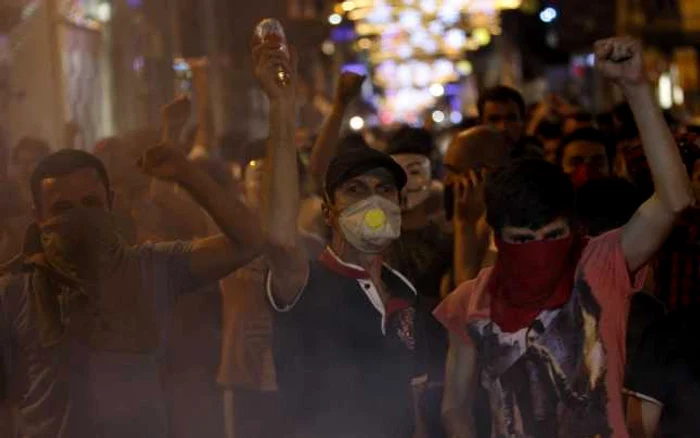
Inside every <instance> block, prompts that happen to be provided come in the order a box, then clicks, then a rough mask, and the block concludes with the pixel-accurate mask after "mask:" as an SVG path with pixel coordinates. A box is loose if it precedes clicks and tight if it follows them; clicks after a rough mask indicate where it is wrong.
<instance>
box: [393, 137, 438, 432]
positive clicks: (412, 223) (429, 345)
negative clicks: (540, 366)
mask: <svg viewBox="0 0 700 438" xmlns="http://www.w3.org/2000/svg"><path fill="white" fill-rule="evenodd" d="M434 152H435V145H434V143H433V138H432V135H431V134H430V132H427V131H425V130H423V129H419V128H410V127H402V128H401V129H399V130H398V131H397V132H396V133H395V134H394V135H393V137H392V138H391V139H390V140H389V145H388V150H387V153H388V154H390V155H391V157H392V158H393V159H394V160H395V161H396V162H397V163H398V164H399V165H401V167H402V168H403V170H404V172H406V175H407V176H408V182H407V183H406V188H405V189H404V193H403V201H402V213H401V236H400V237H399V238H398V239H397V240H396V241H395V242H393V243H392V245H391V246H390V247H389V249H388V251H387V252H386V254H385V257H386V262H387V264H388V265H389V266H391V267H392V268H394V269H396V270H397V271H398V272H401V273H402V274H404V275H405V276H406V277H407V278H408V280H409V281H410V282H411V283H412V284H413V285H414V286H415V287H416V290H417V291H418V295H419V296H420V298H421V300H420V304H422V305H423V306H424V312H422V314H425V315H426V316H427V317H428V320H427V321H424V325H425V330H426V349H427V355H428V358H427V360H428V378H429V381H430V388H429V390H427V391H426V394H425V398H424V400H423V406H424V407H425V408H424V409H425V412H426V421H427V423H428V428H429V435H430V436H431V437H440V436H442V434H443V433H444V432H443V431H442V423H441V421H440V411H439V406H440V403H439V400H441V399H442V384H443V382H444V372H445V354H446V353H447V334H446V332H445V329H444V328H443V327H442V326H441V325H440V324H439V323H438V322H437V321H436V320H435V318H433V317H432V315H431V312H432V311H433V309H434V308H435V306H437V304H438V303H439V301H440V292H441V285H442V281H443V277H444V276H445V275H446V274H447V273H449V271H450V268H451V266H452V236H451V230H450V229H449V226H448V223H447V221H446V220H445V215H444V209H443V205H442V204H443V191H442V186H441V185H440V184H436V183H437V181H434V180H433V175H432V162H431V159H432V156H433V154H434Z"/></svg>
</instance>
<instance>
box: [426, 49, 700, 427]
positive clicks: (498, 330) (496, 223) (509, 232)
mask: <svg viewBox="0 0 700 438" xmlns="http://www.w3.org/2000/svg"><path fill="white" fill-rule="evenodd" d="M595 53H596V59H597V61H596V63H597V66H598V68H599V69H600V70H601V72H602V73H603V74H604V75H605V76H606V77H608V78H609V79H610V80H612V81H614V82H616V83H617V85H618V86H620V87H621V88H622V91H623V92H624V94H625V96H626V97H627V100H628V101H629V102H630V106H631V107H632V109H633V111H634V116H635V119H636V120H637V124H638V125H639V126H640V132H641V137H642V143H643V146H644V152H645V154H646V156H647V158H648V160H649V164H650V168H651V171H652V174H653V176H654V183H655V192H654V195H653V196H652V197H651V198H650V199H649V200H648V201H646V202H645V203H644V204H643V205H642V206H641V207H640V208H639V209H638V210H637V212H636V213H635V215H634V216H633V217H632V218H631V219H630V220H629V221H628V222H627V223H626V224H625V225H624V226H623V227H622V228H620V229H617V230H612V231H609V232H607V233H604V234H602V235H600V236H597V237H595V238H592V239H590V240H589V241H587V240H586V239H584V238H583V237H582V236H580V233H577V231H576V229H575V228H574V227H573V221H572V218H573V203H574V190H573V185H572V183H571V181H570V178H569V177H568V176H567V175H566V174H565V173H564V172H563V171H562V170H561V169H559V168H557V167H556V166H554V165H552V164H550V163H547V162H544V161H541V160H522V161H517V162H514V163H512V164H511V165H509V166H508V167H506V168H505V169H501V170H499V171H497V172H495V173H493V174H491V175H489V176H488V177H487V180H486V187H485V200H486V214H487V221H488V223H489V225H490V226H491V227H492V228H493V230H494V232H495V235H496V245H497V247H498V257H497V260H496V263H495V266H494V267H493V268H488V269H484V270H482V271H481V273H479V275H478V276H477V277H476V278H475V279H474V280H472V281H468V282H466V283H463V284H462V285H460V286H459V287H458V288H457V290H456V291H455V292H453V293H452V294H451V295H450V296H448V297H447V298H446V299H445V300H444V301H443V303H442V304H441V305H440V307H438V309H437V310H436V311H435V315H436V317H437V318H438V319H439V320H440V321H441V322H442V323H443V324H444V325H445V326H446V327H447V329H448V330H449V331H450V332H451V334H452V335H453V338H452V339H451V341H452V342H451V345H450V353H449V354H448V360H447V378H446V384H445V388H446V391H445V392H446V393H445V401H444V406H443V415H444V418H445V420H446V426H447V428H448V429H449V432H450V433H451V436H454V437H460V438H462V437H473V436H476V435H475V428H474V418H473V415H472V414H473V407H474V400H475V394H476V393H477V389H478V387H477V385H481V386H482V387H483V388H484V389H485V391H486V392H487V394H488V399H489V405H490V411H491V412H490V413H491V415H490V423H491V436H494V437H496V436H508V437H538V438H550V437H551V438H559V437H567V438H591V437H601V438H626V437H628V436H629V434H628V432H627V428H626V426H625V421H624V414H623V406H622V379H623V375H624V371H625V338H626V336H625V335H626V330H627V316H628V313H629V299H630V297H631V295H632V294H633V293H635V292H637V291H638V290H639V289H640V288H641V286H642V285H643V282H644V277H645V276H644V274H645V269H644V267H645V265H646V263H647V262H648V261H649V260H650V259H651V258H652V257H653V256H654V254H655V253H656V252H657V251H658V249H659V248H660V247H661V245H662V243H663V242H664V241H665V240H666V238H667V237H668V235H669V232H670V231H671V229H672V228H673V225H674V223H675V221H676V219H677V218H678V216H679V215H680V214H681V213H682V212H683V211H684V210H685V209H686V208H687V207H688V206H689V205H691V203H692V192H691V190H690V183H689V180H688V177H687V174H686V172H685V168H684V165H683V162H682V160H681V157H680V154H679V153H678V148H677V147H676V145H675V143H674V139H673V137H672V135H671V132H670V131H669V129H668V126H667V125H666V122H665V120H664V118H663V115H662V113H661V111H660V109H659V108H658V104H657V103H656V101H655V99H654V95H653V93H652V90H651V87H650V86H649V83H648V79H647V77H646V72H645V70H644V66H643V57H642V49H641V47H640V45H639V43H638V42H636V41H635V40H633V39H629V38H613V39H610V40H604V41H600V42H598V43H596V46H595Z"/></svg>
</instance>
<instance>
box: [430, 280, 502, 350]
mask: <svg viewBox="0 0 700 438" xmlns="http://www.w3.org/2000/svg"><path fill="white" fill-rule="evenodd" d="M492 272H493V268H485V269H482V270H481V272H479V275H478V276H477V277H476V278H475V279H473V280H470V281H466V282H464V283H462V284H461V285H460V286H459V287H457V289H456V290H455V291H454V292H452V293H451V294H449V295H448V296H447V297H446V298H445V299H444V300H443V301H442V303H440V305H439V306H438V307H437V308H436V309H435V311H434V312H433V315H434V316H435V318H436V319H437V320H438V321H440V323H441V324H442V325H444V326H445V327H446V328H447V329H448V330H449V331H451V332H453V333H455V334H457V335H459V336H461V337H463V338H464V339H465V340H466V339H468V335H467V333H466V326H467V324H468V323H469V322H472V321H476V320H483V319H489V318H490V317H491V309H490V297H489V295H488V288H487V285H488V282H489V279H490V278H491V273H492Z"/></svg>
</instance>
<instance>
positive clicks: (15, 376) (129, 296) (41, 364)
mask: <svg viewBox="0 0 700 438" xmlns="http://www.w3.org/2000/svg"><path fill="white" fill-rule="evenodd" d="M140 164H141V167H142V169H143V170H144V171H145V172H146V173H148V174H149V175H151V176H152V177H156V178H159V179H163V180H167V181H170V182H177V183H179V184H180V185H181V186H182V187H183V188H184V189H185V190H187V191H188V192H189V193H190V194H191V195H192V196H193V198H194V199H196V200H197V201H198V202H199V203H200V205H202V207H204V208H205V209H206V210H207V211H208V212H209V214H210V215H211V216H212V218H213V219H214V220H215V221H216V223H217V224H218V225H219V227H220V228H221V229H222V231H223V232H224V233H225V234H226V236H224V235H221V236H214V237H210V238H207V239H202V240H195V241H192V242H174V243H164V244H154V245H148V244H147V245H141V246H134V247H129V246H127V245H126V244H125V243H124V241H123V240H122V239H121V237H120V235H119V233H118V231H117V228H116V226H115V224H114V220H113V218H112V215H111V212H110V209H111V205H112V201H113V196H112V191H111V187H110V182H109V179H108V177H107V173H106V170H105V168H104V166H103V164H102V163H101V162H100V161H99V160H98V159H97V158H95V157H94V156H92V155H90V154H88V153H86V152H82V151H77V150H62V151H60V152H57V153H55V154H53V155H49V156H48V157H46V158H45V159H44V160H43V161H42V162H41V163H39V165H38V166H37V168H36V169H35V171H34V173H33V175H32V178H31V191H32V193H33V198H34V211H35V221H34V223H33V225H32V226H31V227H30V229H29V231H28V233H27V236H26V239H25V246H24V251H23V254H21V255H20V256H18V257H17V258H16V259H15V260H14V261H13V262H12V263H11V264H10V265H9V266H7V267H6V271H7V272H9V273H10V274H11V275H9V276H6V277H4V278H3V280H2V282H1V284H0V348H1V349H2V352H3V356H5V357H6V358H9V366H8V367H7V371H8V373H9V382H10V387H9V391H8V398H9V401H10V402H12V403H14V404H15V406H16V407H17V408H18V410H19V413H20V417H21V427H22V431H23V434H24V436H26V437H29V438H44V437H45V438H49V437H51V438H56V437H59V438H92V437H97V436H100V437H115V438H116V437H120V438H123V437H128V436H149V437H165V436H166V435H167V433H168V431H167V421H166V418H165V417H166V412H165V405H164V401H163V394H162V388H161V382H160V379H159V375H158V365H159V363H158V351H159V350H160V348H161V345H162V337H163V335H164V323H165V321H166V316H167V313H168V310H169V309H170V308H171V306H172V304H173V303H174V301H175V300H176V299H178V297H179V296H181V295H182V294H185V293H188V292H191V291H195V290H197V289H198V288H199V287H200V286H203V285H205V284H211V283H212V282H216V281H217V280H219V279H220V278H221V277H223V276H224V275H226V274H228V273H229V272H231V271H233V270H234V269H236V268H238V267H240V266H243V265H245V264H247V263H248V262H249V261H250V260H252V259H253V258H254V257H255V256H256V255H257V254H258V252H259V250H260V248H261V246H262V243H261V242H262V240H261V233H260V231H259V228H258V226H257V221H256V219H255V217H254V216H253V215H252V214H251V213H250V212H249V210H248V209H247V208H246V207H245V206H244V205H243V204H242V203H241V202H240V201H238V200H237V199H234V198H230V197H229V196H228V195H227V193H226V192H225V191H223V190H222V189H221V188H220V187H218V186H217V185H216V183H214V182H213V181H212V180H211V178H209V177H208V176H207V175H206V174H205V173H204V172H203V171H202V170H200V169H199V168H198V167H197V166H196V165H194V164H192V163H190V162H188V160H187V159H186V157H185V156H184V155H183V154H182V153H180V152H178V151H177V150H175V149H171V148H168V147H165V146H158V147H154V148H151V149H150V150H149V151H148V152H147V153H146V154H145V155H144V156H143V158H142V160H141V163H140Z"/></svg>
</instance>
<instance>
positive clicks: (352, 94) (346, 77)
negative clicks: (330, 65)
mask: <svg viewBox="0 0 700 438" xmlns="http://www.w3.org/2000/svg"><path fill="white" fill-rule="evenodd" d="M364 81H365V76H362V75H358V74H357V73H353V72H349V71H344V72H342V73H341V74H340V79H339V80H338V85H337V86H336V87H335V102H336V103H337V104H339V105H342V106H347V105H349V104H350V102H352V100H353V99H354V98H356V97H357V96H358V95H359V94H360V90H361V89H362V84H363V83H364Z"/></svg>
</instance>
